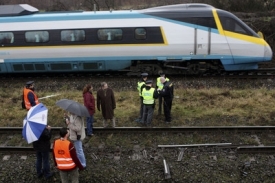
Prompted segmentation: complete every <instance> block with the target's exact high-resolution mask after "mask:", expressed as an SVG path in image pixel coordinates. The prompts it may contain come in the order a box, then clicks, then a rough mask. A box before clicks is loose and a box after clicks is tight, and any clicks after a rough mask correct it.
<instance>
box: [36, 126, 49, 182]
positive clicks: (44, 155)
mask: <svg viewBox="0 0 275 183" xmlns="http://www.w3.org/2000/svg"><path fill="white" fill-rule="evenodd" d="M51 137H52V133H51V127H50V126H49V125H47V126H46V127H45V128H44V130H43V132H42V134H41V135H40V137H39V139H38V140H37V141H34V142H33V143H32V144H33V148H34V150H35V152H36V173H37V177H38V178H41V177H42V176H43V175H44V176H45V178H46V179H49V178H51V177H52V176H53V173H51V172H50V158H49V157H50V156H49V154H50V149H51Z"/></svg>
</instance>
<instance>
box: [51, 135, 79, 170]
mask: <svg viewBox="0 0 275 183" xmlns="http://www.w3.org/2000/svg"><path fill="white" fill-rule="evenodd" d="M69 145H70V141H68V140H61V139H58V140H56V141H55V143H54V156H55V161H56V164H57V168H58V169H59V170H71V169H74V168H75V167H76V164H75V163H74V161H73V159H72V157H71V154H70V151H69Z"/></svg>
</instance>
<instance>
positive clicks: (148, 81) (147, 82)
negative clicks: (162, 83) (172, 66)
mask: <svg viewBox="0 0 275 183" xmlns="http://www.w3.org/2000/svg"><path fill="white" fill-rule="evenodd" d="M145 84H146V86H149V87H151V86H152V84H153V81H152V80H147V81H146V82H145Z"/></svg>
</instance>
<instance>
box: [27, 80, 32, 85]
mask: <svg viewBox="0 0 275 183" xmlns="http://www.w3.org/2000/svg"><path fill="white" fill-rule="evenodd" d="M33 83H34V81H28V82H27V83H26V85H31V84H33Z"/></svg>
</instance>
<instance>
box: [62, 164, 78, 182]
mask: <svg viewBox="0 0 275 183" xmlns="http://www.w3.org/2000/svg"><path fill="white" fill-rule="evenodd" d="M59 174H60V178H61V181H62V183H69V182H71V183H78V182H79V181H78V177H79V173H78V168H75V169H73V170H71V171H62V170H60V171H59ZM69 179H71V181H69Z"/></svg>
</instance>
